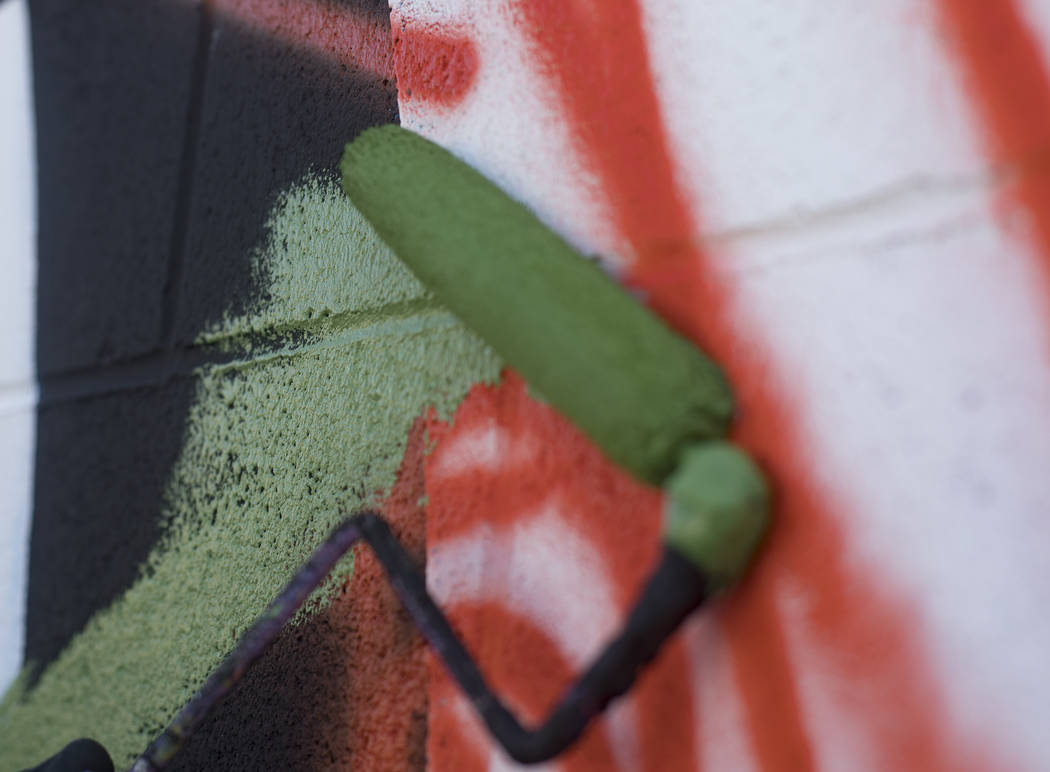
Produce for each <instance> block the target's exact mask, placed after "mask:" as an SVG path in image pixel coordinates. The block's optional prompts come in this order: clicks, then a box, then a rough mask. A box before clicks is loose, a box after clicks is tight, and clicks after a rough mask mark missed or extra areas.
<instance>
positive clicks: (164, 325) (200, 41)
mask: <svg viewBox="0 0 1050 772" xmlns="http://www.w3.org/2000/svg"><path fill="white" fill-rule="evenodd" d="M213 2H214V0H200V3H199V5H198V8H199V11H198V13H199V14H200V19H199V22H198V25H197V44H196V48H195V51H194V56H193V68H192V71H191V74H190V93H189V100H188V104H187V108H186V130H185V132H184V133H183V136H182V151H181V153H180V155H179V175H178V184H177V187H176V191H175V211H174V214H173V217H172V227H171V246H170V251H169V253H168V276H167V280H166V281H165V283H164V293H163V296H162V298H161V327H160V341H159V342H160V348H161V350H162V351H163V352H164V356H163V359H164V362H165V364H166V366H165V367H164V371H165V377H167V376H170V375H171V373H170V369H171V367H172V365H173V363H174V357H173V356H172V352H173V351H174V349H175V345H176V335H177V330H176V320H177V317H178V310H179V297H180V294H181V292H180V291H181V286H182V274H183V269H184V264H185V262H186V241H187V237H188V232H189V220H190V204H191V202H192V200H193V179H194V176H195V169H196V163H197V144H198V141H199V139H200V130H201V120H202V114H203V108H204V92H205V85H206V81H207V79H208V66H209V60H210V58H211V46H212V37H213V31H214V15H215V14H214V8H213V7H212V4H213Z"/></svg>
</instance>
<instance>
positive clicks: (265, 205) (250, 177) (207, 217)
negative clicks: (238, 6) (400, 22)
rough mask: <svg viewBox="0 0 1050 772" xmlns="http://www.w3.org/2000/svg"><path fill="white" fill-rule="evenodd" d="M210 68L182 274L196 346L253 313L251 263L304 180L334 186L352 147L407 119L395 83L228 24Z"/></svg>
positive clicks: (180, 325) (217, 29) (189, 335)
mask: <svg viewBox="0 0 1050 772" xmlns="http://www.w3.org/2000/svg"><path fill="white" fill-rule="evenodd" d="M350 5H352V6H355V7H360V6H361V5H364V4H363V3H361V2H360V0H358V2H356V3H351V4H350ZM367 6H368V7H369V8H373V9H375V8H376V7H377V6H378V4H377V3H375V2H370V3H368V4H367ZM382 18H384V19H385V18H386V17H385V15H384V16H383V17H382ZM209 62H210V66H209V69H208V74H207V80H206V83H205V89H204V101H203V106H202V110H201V128H200V136H201V141H200V145H199V146H198V148H197V153H196V167H195V170H194V178H193V198H192V204H191V207H190V219H189V224H188V230H187V236H186V251H185V257H184V264H183V265H182V268H181V274H182V279H183V281H182V287H181V292H180V294H179V297H180V301H181V305H180V308H179V316H178V319H177V322H176V340H177V341H178V342H179V343H187V342H189V341H192V340H193V338H194V337H195V336H196V335H197V334H198V333H199V331H200V330H201V329H203V328H205V327H206V326H207V324H208V323H209V322H213V321H216V320H217V319H218V318H221V311H222V310H225V309H229V310H230V311H231V312H233V313H238V312H241V311H243V310H244V305H243V304H244V301H246V300H247V299H249V298H254V297H257V296H258V294H259V293H260V292H261V291H262V290H263V288H262V287H259V286H256V279H257V277H254V276H253V275H252V269H251V262H252V252H253V250H254V249H255V248H256V247H258V246H259V245H260V243H261V241H262V240H263V237H264V233H265V224H266V221H267V219H268V217H269V215H270V211H271V209H272V207H273V204H274V203H275V201H276V199H277V196H278V195H279V194H280V193H281V192H282V191H284V190H286V189H287V188H288V187H289V186H290V185H292V184H293V183H295V182H297V181H299V180H300V179H302V177H303V176H304V174H305V173H306V172H307V171H310V170H314V171H317V172H321V173H328V174H333V173H334V170H335V169H337V168H338V164H339V159H340V156H341V155H342V151H343V146H344V145H345V144H346V143H347V142H348V141H350V140H351V139H353V138H354V137H356V136H357V135H358V134H360V133H361V132H362V131H364V130H365V129H366V128H368V127H370V126H375V125H379V124H384V123H394V122H396V121H397V119H398V116H397V93H396V86H395V84H394V83H393V82H390V81H384V80H382V79H380V78H379V77H378V76H377V75H375V74H373V73H370V72H367V71H359V70H354V69H352V68H349V67H347V66H346V65H345V64H343V63H341V62H338V61H335V60H334V59H332V58H327V57H322V56H321V55H319V54H316V53H314V52H312V51H309V50H306V49H304V48H303V46H301V45H299V44H297V43H295V42H294V41H291V40H288V39H285V38H282V37H277V36H272V35H269V34H267V33H265V32H260V31H256V30H250V29H247V28H245V27H244V26H243V25H242V24H241V22H240V21H239V20H237V19H235V18H232V17H230V16H227V15H224V14H222V13H219V12H217V13H216V14H215V19H214V33H213V38H212V50H211V52H210V56H209ZM217 310H218V311H220V313H219V314H217V313H216V311H217Z"/></svg>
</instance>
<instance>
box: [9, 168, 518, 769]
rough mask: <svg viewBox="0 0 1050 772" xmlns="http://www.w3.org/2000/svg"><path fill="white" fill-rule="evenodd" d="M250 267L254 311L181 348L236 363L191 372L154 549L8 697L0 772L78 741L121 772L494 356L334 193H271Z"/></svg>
mask: <svg viewBox="0 0 1050 772" xmlns="http://www.w3.org/2000/svg"><path fill="white" fill-rule="evenodd" d="M257 265H258V268H257V270H259V271H260V272H261V274H260V275H261V276H262V277H263V278H265V280H266V282H267V284H268V286H269V296H268V298H267V300H266V301H265V302H261V303H259V304H258V305H257V306H256V307H254V308H253V309H251V310H250V311H249V312H248V313H247V314H245V315H244V316H243V317H241V318H227V319H226V320H224V321H223V322H222V323H221V324H219V325H217V326H216V327H215V328H214V329H211V330H208V331H207V332H206V334H204V335H202V336H201V338H200V341H199V345H216V346H222V347H224V348H226V349H228V350H231V351H235V352H240V353H241V356H240V357H238V358H237V359H236V360H235V361H233V362H231V363H229V364H226V365H223V366H216V367H209V368H206V369H204V370H203V371H202V372H200V373H199V376H198V386H197V395H196V399H195V403H194V406H193V407H192V409H191V412H190V415H189V418H188V421H187V426H186V434H185V439H184V445H183V452H182V454H181V456H180V458H179V460H178V462H177V464H176V468H175V470H174V472H173V475H172V478H171V482H170V485H169V488H168V492H167V505H168V506H167V512H168V515H167V522H166V529H165V536H164V538H163V539H162V541H161V543H160V544H159V545H158V546H157V548H156V549H155V551H154V552H153V554H152V555H151V556H150V558H149V559H148V561H147V562H146V564H145V565H144V566H143V569H142V576H141V578H140V579H139V581H138V582H137V583H136V584H135V585H134V586H132V587H131V588H130V589H129V590H128V591H127V592H126V593H125V594H124V595H123V596H122V597H121V598H120V599H119V600H118V601H117V602H115V603H114V604H113V605H112V606H111V607H110V608H108V609H106V610H105V611H103V612H101V613H99V614H97V615H96V616H95V617H94V618H93V619H92V620H91V621H90V622H89V624H88V625H87V627H86V628H85V629H84V630H83V631H82V632H81V633H80V634H79V635H77V636H76V637H75V638H74V639H73V640H72V641H71V642H70V644H69V646H68V647H67V648H66V650H65V651H64V652H63V653H62V654H61V656H60V657H59V658H58V659H57V660H56V661H55V662H53V663H52V664H51V666H50V667H48V668H47V670H45V671H44V672H43V673H42V674H41V677H40V680H39V682H38V684H37V686H36V687H35V688H34V689H33V690H32V691H31V692H29V693H23V689H22V686H21V683H22V682H19V683H17V684H16V685H15V686H14V687H13V688H12V690H10V692H9V694H8V696H7V698H6V700H5V702H4V703H3V704H2V705H0V768H2V769H10V768H18V767H20V766H29V765H30V764H33V763H37V762H39V761H40V760H42V759H43V758H44V757H46V756H47V755H48V754H49V753H52V752H54V751H56V750H58V748H59V747H61V746H62V745H63V744H64V743H65V742H66V741H68V740H70V739H73V738H75V737H78V736H82V735H87V736H92V737H94V738H96V739H98V740H99V741H101V742H102V743H103V744H104V745H105V746H106V747H107V748H108V749H109V750H110V751H111V753H113V755H114V760H115V761H116V763H117V765H118V766H121V765H125V766H126V765H127V764H129V763H130V761H131V760H132V758H133V756H134V755H135V754H137V753H138V752H140V751H141V750H142V749H143V748H144V747H145V745H146V743H147V742H148V741H149V739H151V738H152V736H153V735H154V734H155V733H156V732H158V731H159V730H160V729H161V728H162V727H163V725H164V724H166V722H167V721H168V720H169V719H170V718H171V716H172V715H174V713H175V711H176V710H177V709H178V708H179V707H180V706H181V705H182V704H183V703H184V702H185V701H186V700H187V699H188V698H189V697H190V696H191V695H192V693H193V692H194V691H195V689H196V688H197V687H198V686H199V685H200V684H201V683H202V682H203V680H204V678H205V677H206V676H207V674H208V673H209V672H210V671H211V670H212V669H213V668H214V667H215V665H216V664H218V662H219V661H220V659H221V658H222V656H223V655H224V654H225V653H226V652H227V651H228V650H229V649H230V648H231V647H232V645H233V643H234V641H235V638H236V636H237V635H238V634H239V633H240V632H241V631H242V630H243V629H244V628H245V627H246V626H247V625H248V624H249V623H250V622H251V621H252V620H253V619H254V617H255V615H256V614H257V613H258V612H259V611H261V610H262V609H263V608H264V607H265V605H266V604H267V603H268V602H269V600H270V599H271V598H272V597H273V595H274V594H275V593H276V592H277V590H278V589H279V588H280V587H281V585H282V584H283V583H284V582H285V581H286V580H287V579H288V577H289V576H290V575H291V573H292V572H293V571H294V570H295V569H296V568H297V567H298V566H299V565H300V564H301V563H302V561H303V560H304V559H305V558H306V557H307V555H308V554H309V553H310V551H311V550H312V548H313V547H314V546H315V545H316V544H318V543H319V542H320V541H321V540H322V538H323V537H324V536H325V535H326V534H327V532H328V531H329V529H330V528H331V527H332V526H333V525H334V524H335V522H336V521H337V520H338V518H339V511H340V510H343V511H347V510H352V509H354V508H356V507H359V506H361V505H362V504H366V503H368V502H370V501H372V500H374V497H375V495H376V494H377V493H379V492H383V491H387V490H389V488H390V487H391V486H392V485H393V483H394V480H395V475H396V473H397V469H398V465H399V462H400V460H401V456H402V453H403V451H404V446H405V441H406V438H407V436H408V432H409V429H410V428H411V425H412V423H413V420H414V419H415V418H416V417H417V416H418V415H419V414H420V413H421V411H422V410H423V409H424V408H425V407H426V406H428V405H433V406H434V407H436V409H437V410H438V412H439V413H441V414H442V415H444V416H446V417H447V416H450V415H451V413H452V411H453V410H454V409H455V407H456V405H458V403H459V401H460V400H461V399H462V397H463V396H464V395H465V393H466V391H467V390H468V389H469V387H470V386H471V385H472V384H474V383H476V382H479V381H492V380H494V379H496V378H497V377H498V373H499V369H500V362H499V360H498V359H497V358H496V357H495V356H494V355H493V354H492V352H491V351H490V350H489V349H488V348H487V347H486V346H485V345H484V344H483V343H482V342H481V341H480V340H479V339H478V338H477V337H475V336H474V335H473V334H472V333H470V332H468V331H467V330H466V329H465V328H464V327H463V326H462V325H461V324H460V323H459V322H458V321H457V320H456V319H455V318H454V317H453V316H452V315H451V314H449V313H448V312H447V311H444V310H442V309H441V308H439V307H438V306H437V305H436V304H435V303H434V302H433V301H432V300H431V299H430V298H429V296H428V295H427V294H426V293H425V292H424V290H423V288H422V287H421V286H420V285H419V284H418V283H417V282H416V280H415V279H414V278H413V277H412V276H411V274H409V273H408V271H407V270H406V269H405V268H404V267H403V266H402V265H401V264H400V263H399V262H398V261H397V260H396V259H395V258H394V257H393V255H392V254H391V253H390V251H389V250H388V249H387V248H386V247H385V246H384V245H383V244H382V243H381V242H380V241H379V240H378V239H377V238H376V236H375V234H374V233H373V232H372V231H371V229H370V228H369V227H368V226H367V224H365V222H364V221H363V219H362V218H361V216H360V215H359V214H358V213H357V212H356V211H355V210H354V209H353V207H352V206H351V204H350V203H349V202H348V201H347V200H346V197H345V196H344V195H343V194H342V192H341V191H340V190H339V188H338V185H337V184H336V183H335V182H334V181H331V180H319V179H316V178H311V179H307V180H305V181H304V182H302V183H301V184H300V185H298V186H296V187H295V188H293V189H292V190H290V191H288V192H287V193H286V194H285V195H284V196H282V198H281V199H280V201H279V202H278V204H277V206H276V207H275V210H274V212H273V214H272V218H271V221H270V223H269V237H268V239H267V241H266V244H265V245H264V247H263V248H262V249H261V250H260V253H259V256H258V260H257ZM347 568H348V567H345V568H344V570H346V569H347ZM320 600H321V601H322V602H323V596H322V597H321V598H320Z"/></svg>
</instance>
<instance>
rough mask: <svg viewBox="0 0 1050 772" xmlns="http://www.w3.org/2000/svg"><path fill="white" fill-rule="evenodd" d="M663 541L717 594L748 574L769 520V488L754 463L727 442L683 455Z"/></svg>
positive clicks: (670, 484)
mask: <svg viewBox="0 0 1050 772" xmlns="http://www.w3.org/2000/svg"><path fill="white" fill-rule="evenodd" d="M665 490H666V491H667V503H666V507H667V510H666V514H665V527H664V539H665V540H666V541H667V544H669V545H670V546H671V547H674V548H675V549H676V550H678V551H679V552H680V553H681V554H683V555H685V556H686V557H687V558H689V559H690V560H692V561H693V562H694V563H695V564H696V565H697V566H698V567H699V568H700V569H701V570H702V571H703V572H704V573H705V574H706V575H707V576H708V577H709V578H710V579H711V583H712V586H713V589H715V590H721V589H724V588H725V587H728V586H729V585H731V584H733V583H734V582H735V581H736V580H737V579H739V578H740V576H741V575H742V574H743V573H744V571H745V569H746V568H747V566H748V565H749V564H750V562H751V558H752V557H753V555H754V553H755V550H756V549H757V548H758V544H759V542H760V541H761V539H762V536H763V534H764V533H765V531H766V527H767V525H768V521H769V488H768V487H767V485H766V481H765V479H764V478H763V476H762V473H761V471H759V469H758V467H757V466H755V463H754V462H753V461H752V460H751V459H750V458H748V456H747V454H745V453H744V452H743V451H741V450H740V449H739V448H736V447H734V446H733V445H730V444H729V443H725V442H706V443H702V444H700V445H696V446H694V447H691V448H689V449H688V450H686V451H685V453H683V454H682V463H681V465H680V466H679V467H678V469H677V470H675V473H674V474H673V475H671V477H670V479H669V480H668V481H667V485H666V487H665Z"/></svg>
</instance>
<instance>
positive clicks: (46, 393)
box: [39, 298, 457, 407]
mask: <svg viewBox="0 0 1050 772" xmlns="http://www.w3.org/2000/svg"><path fill="white" fill-rule="evenodd" d="M409 308H411V309H412V310H411V311H410V312H409V311H408V309H409ZM420 312H440V313H443V314H446V315H447V316H448V317H449V319H448V321H447V324H450V325H451V324H456V323H457V322H456V320H455V317H452V316H451V314H449V313H448V312H447V311H444V309H443V307H442V306H440V305H438V304H437V303H436V302H435V301H433V300H430V299H429V298H427V299H423V300H420V301H409V302H398V303H390V304H388V305H385V306H379V307H377V308H373V309H368V310H366V311H344V312H340V313H338V314H332V315H331V316H327V317H323V318H321V319H309V320H304V321H303V322H301V323H298V324H296V323H294V322H293V323H284V324H281V325H279V327H274V328H269V330H267V331H266V333H259V332H256V331H251V332H247V333H239V334H232V335H228V336H215V337H213V338H211V339H209V340H206V341H202V342H197V343H193V344H190V345H186V346H180V347H176V348H174V349H170V350H167V351H165V350H162V349H157V350H154V351H150V352H147V353H144V354H141V355H138V356H133V357H128V358H125V359H122V360H119V361H116V362H112V363H109V364H105V365H101V366H95V367H85V368H79V369H75V370H68V371H65V372H61V373H55V374H53V375H49V376H46V377H45V378H43V379H42V380H41V383H40V398H39V404H40V406H41V407H46V406H51V405H55V404H61V403H65V402H73V401H77V400H81V399H93V398H97V397H105V396H109V395H113V394H117V393H120V392H125V391H131V390H134V389H149V388H157V387H159V386H163V385H165V384H167V383H170V382H172V381H175V380H180V379H185V378H191V377H194V376H195V375H197V373H198V371H199V370H200V369H201V368H202V367H206V366H212V367H214V366H223V365H226V364H235V363H236V360H235V358H236V357H237V356H238V354H239V353H242V352H238V351H236V350H235V351H230V350H229V348H236V347H237V344H238V343H241V344H244V345H248V344H250V345H251V346H252V347H253V348H262V349H265V348H266V346H267V345H271V346H272V345H274V344H273V343H267V342H266V341H263V342H260V338H262V336H263V335H264V334H265V335H272V334H275V333H273V332H272V331H273V330H275V329H279V330H281V331H283V332H285V333H286V334H290V333H300V332H301V333H304V334H306V335H314V336H324V338H322V339H321V340H306V341H303V342H302V343H300V344H296V343H293V342H290V341H283V342H282V343H281V345H280V348H279V349H276V350H271V351H269V352H266V351H264V352H262V353H260V354H258V355H256V356H254V357H249V358H247V359H245V358H243V357H241V359H240V364H241V366H244V365H245V364H247V363H250V362H251V361H253V360H254V359H260V358H261V357H265V356H268V355H270V356H272V355H274V354H279V355H280V356H291V355H293V354H295V353H298V352H301V351H309V350H311V349H314V348H318V347H321V346H324V345H325V340H326V339H327V338H330V337H338V338H339V339H340V340H342V341H343V343H351V342H358V341H361V340H365V339H366V338H368V337H369V331H370V330H375V331H376V334H377V335H385V334H390V330H386V329H383V323H384V322H394V323H396V322H398V321H400V320H404V319H406V318H409V317H410V316H411V315H413V314H419V313H420ZM355 321H356V323H355ZM443 324H445V323H443ZM333 325H337V326H338V328H339V329H335V330H333V329H331V328H332V326H333ZM431 326H438V325H436V324H435V325H431ZM355 331H359V332H356V333H355ZM331 345H336V344H334V343H333V344H331ZM227 347H229V348H227ZM242 351H243V349H242Z"/></svg>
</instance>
